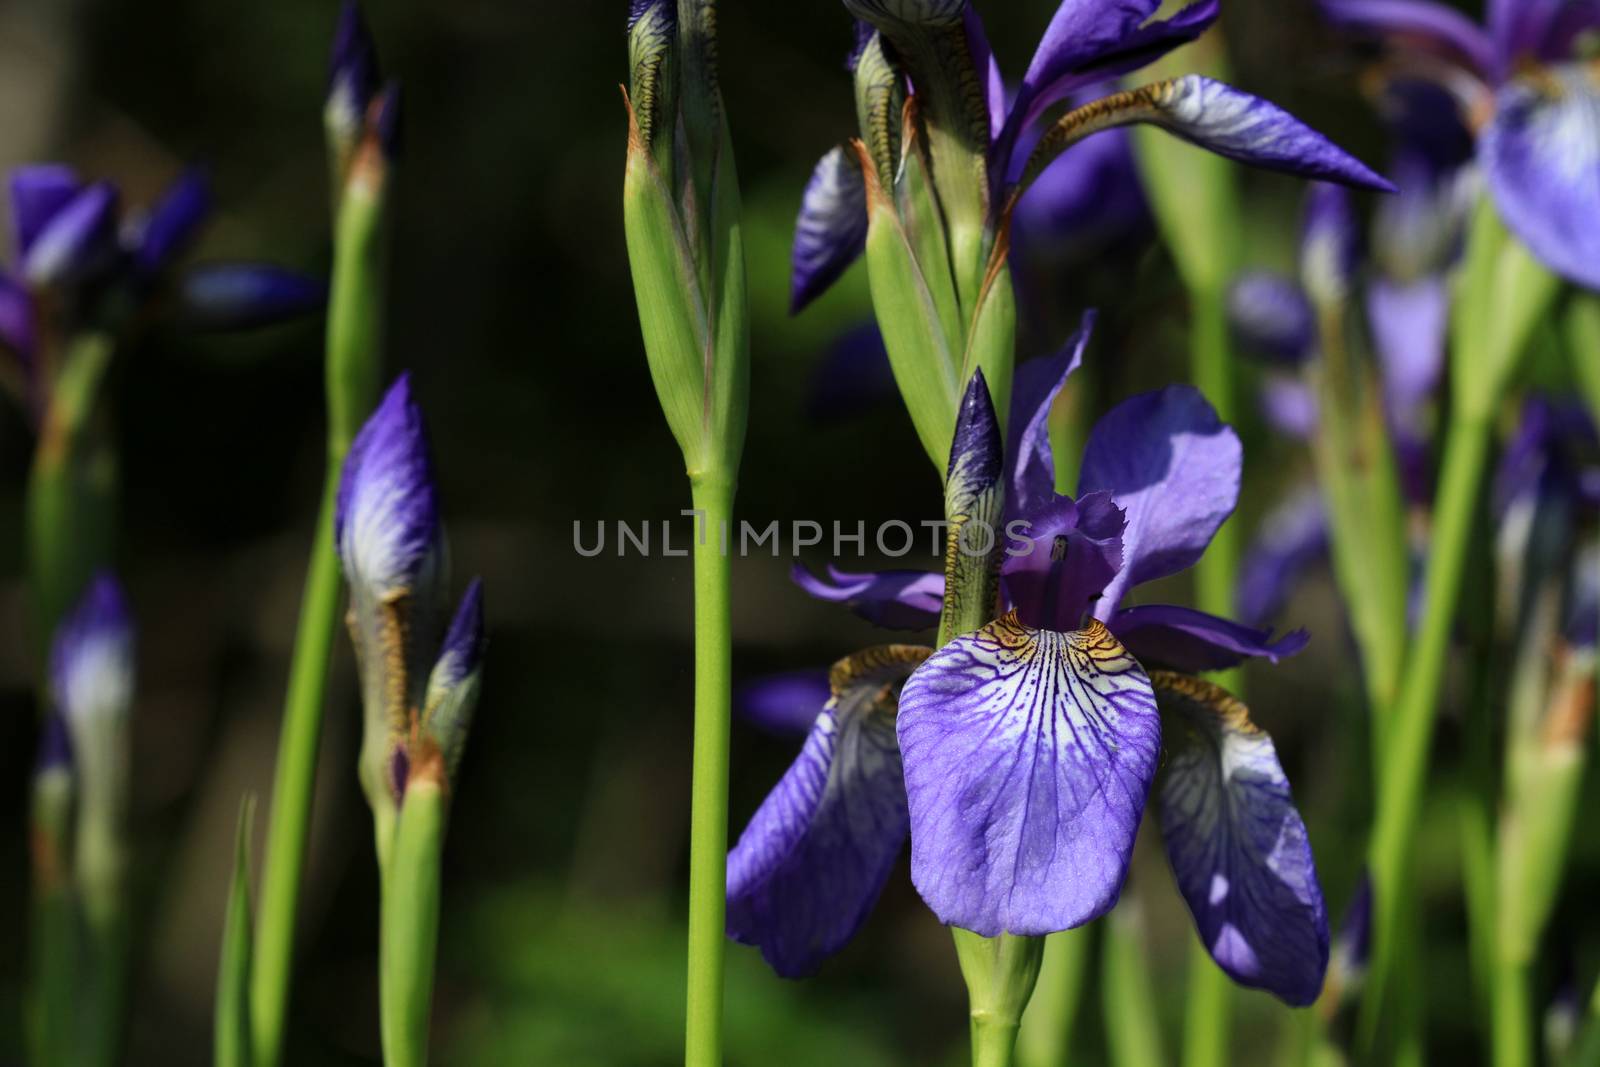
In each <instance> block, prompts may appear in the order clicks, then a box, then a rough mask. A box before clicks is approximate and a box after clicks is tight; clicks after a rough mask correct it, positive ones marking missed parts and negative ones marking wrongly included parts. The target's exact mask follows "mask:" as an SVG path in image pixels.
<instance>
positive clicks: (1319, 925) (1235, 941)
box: [1150, 671, 1328, 1006]
mask: <svg viewBox="0 0 1600 1067" xmlns="http://www.w3.org/2000/svg"><path fill="white" fill-rule="evenodd" d="M1150 680H1151V683H1152V684H1153V686H1154V687H1155V692H1156V696H1157V699H1158V700H1159V701H1160V704H1161V709H1162V713H1163V717H1164V719H1165V724H1166V729H1165V731H1164V739H1165V742H1166V750H1167V758H1166V763H1165V764H1164V766H1163V767H1162V772H1161V779H1160V781H1159V783H1158V785H1157V790H1156V795H1157V804H1158V810H1159V812H1160V816H1161V836H1162V839H1163V840H1164V842H1165V843H1166V847H1167V858H1168V860H1169V861H1170V862H1171V864H1172V872H1173V874H1174V876H1175V877H1176V879H1177V882H1178V889H1179V891H1180V892H1181V893H1182V894H1183V898H1184V900H1185V901H1186V902H1187V903H1188V905H1189V910H1190V912H1191V913H1192V914H1193V915H1194V921H1195V927H1196V929H1197V930H1198V931H1199V933H1200V939H1201V941H1203V942H1204V943H1205V946H1206V949H1207V951H1209V952H1210V953H1211V956H1212V958H1213V959H1215V960H1216V961H1217V965H1218V966H1220V967H1221V968H1222V969H1223V970H1224V971H1226V972H1227V973H1228V974H1229V975H1230V976H1231V977H1232V978H1233V979H1234V981H1236V982H1238V983H1240V984H1241V985H1246V986H1250V987H1252V988H1256V989H1265V990H1267V991H1268V992H1271V993H1273V994H1274V995H1276V996H1277V997H1278V998H1279V999H1281V1000H1283V1001H1284V1002H1286V1003H1288V1004H1292V1005H1296V1006H1301V1005H1306V1004H1310V1003H1311V1002H1312V1001H1314V1000H1316V999H1317V995H1318V994H1319V993H1321V992H1322V981H1323V977H1324V975H1325V974H1326V972H1327V967H1328V916H1327V909H1326V907H1325V905H1324V903H1323V899H1322V886H1321V884H1320V883H1319V882H1318V880H1317V867H1316V861H1315V860H1314V859H1313V858H1312V855H1311V844H1310V841H1309V840H1308V839H1307V836H1306V827H1305V823H1304V822H1303V821H1302V820H1301V818H1300V813H1299V812H1298V811H1296V810H1295V807H1294V800H1293V798H1292V797H1291V795H1290V791H1289V781H1288V779H1287V778H1286V777H1285V776H1284V773H1283V767H1282V766H1281V765H1280V764H1279V763H1278V755H1277V752H1276V750H1275V749H1274V748H1273V745H1272V739H1271V738H1270V737H1268V736H1267V735H1266V733H1265V732H1263V731H1262V730H1261V729H1260V728H1259V727H1257V726H1256V725H1255V724H1253V723H1252V722H1251V721H1250V716H1249V712H1248V710H1247V709H1246V708H1245V706H1244V705H1243V704H1241V703H1239V701H1237V700H1235V699H1234V698H1233V697H1232V696H1230V695H1229V694H1228V693H1227V692H1226V691H1225V690H1223V689H1220V688H1218V687H1217V686H1214V685H1212V684H1210V683H1209V682H1203V681H1201V680H1200V679H1198V678H1191V677H1188V676H1187V675H1181V674H1172V673H1169V672H1165V671H1158V672H1156V673H1155V674H1152V675H1151V678H1150Z"/></svg>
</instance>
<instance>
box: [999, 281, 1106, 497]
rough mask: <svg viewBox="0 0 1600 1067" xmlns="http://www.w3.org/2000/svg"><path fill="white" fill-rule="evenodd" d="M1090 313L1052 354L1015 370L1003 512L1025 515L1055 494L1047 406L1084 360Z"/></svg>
mask: <svg viewBox="0 0 1600 1067" xmlns="http://www.w3.org/2000/svg"><path fill="white" fill-rule="evenodd" d="M1094 320H1095V313H1094V311H1093V309H1091V310H1089V311H1086V312H1084V314H1083V321H1082V323H1081V324H1079V326H1078V329H1077V332H1075V333H1074V334H1073V335H1072V336H1071V337H1070V338H1068V339H1067V343H1066V344H1065V345H1063V346H1062V347H1061V350H1060V351H1058V352H1057V353H1056V354H1055V355H1053V356H1051V357H1049V358H1048V359H1035V360H1032V361H1031V362H1028V363H1024V364H1023V365H1022V366H1020V367H1018V368H1017V372H1016V379H1015V381H1014V382H1013V383H1012V386H1011V418H1010V421H1009V423H1008V425H1009V426H1010V427H1011V430H1010V434H1011V447H1009V448H1008V449H1006V466H1007V468H1008V471H1007V476H1006V511H1007V513H1008V514H1012V515H1025V514H1027V513H1028V512H1030V511H1032V510H1034V509H1035V508H1039V507H1043V506H1045V505H1047V504H1049V502H1050V501H1051V499H1052V498H1053V497H1054V496H1055V486H1056V465H1055V458H1054V456H1053V454H1052V453H1051V451H1050V406H1051V405H1052V404H1054V403H1055V399H1056V397H1057V396H1058V395H1059V394H1060V392H1061V390H1062V388H1063V387H1064V386H1065V385H1066V384H1067V379H1068V378H1070V377H1071V376H1072V372H1073V371H1075V370H1077V369H1078V365H1079V364H1080V363H1082V362H1083V350H1084V348H1085V347H1087V346H1088V344H1089V337H1090V335H1091V334H1092V333H1093V332H1094Z"/></svg>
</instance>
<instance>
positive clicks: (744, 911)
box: [727, 645, 927, 977]
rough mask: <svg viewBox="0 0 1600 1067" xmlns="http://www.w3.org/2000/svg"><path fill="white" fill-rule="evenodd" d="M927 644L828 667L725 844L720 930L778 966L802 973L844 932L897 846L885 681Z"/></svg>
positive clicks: (786, 972)
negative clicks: (787, 760)
mask: <svg viewBox="0 0 1600 1067" xmlns="http://www.w3.org/2000/svg"><path fill="white" fill-rule="evenodd" d="M926 655H927V650H926V649H922V648H914V647H911V646H905V645H896V646H886V647H884V648H878V649H869V650H868V651H866V652H863V653H860V654H859V655H857V656H853V657H851V658H850V659H847V660H844V661H842V662H841V663H840V664H838V665H836V666H835V667H834V670H833V675H832V678H833V689H832V697H831V699H830V700H829V701H828V703H827V704H826V706H824V707H823V708H822V709H821V713H820V714H818V715H817V716H816V718H815V720H814V722H813V724H812V727H811V731H810V733H809V734H808V735H807V737H806V741H805V746H804V747H803V748H802V749H801V751H800V755H799V756H798V757H797V758H796V760H795V762H794V764H793V765H792V766H791V767H790V768H789V770H788V771H787V772H786V773H785V774H784V776H783V778H782V779H781V780H780V781H779V782H778V784H777V786H776V787H774V788H773V790H772V792H771V793H770V794H768V796H767V798H766V800H765V801H763V802H762V804H761V807H760V808H759V809H757V811H756V813H755V815H754V816H752V817H751V819H750V823H749V825H748V826H746V827H745V830H744V832H743V833H742V834H740V835H739V841H738V843H737V844H736V845H735V846H734V848H733V850H732V851H731V852H730V853H729V855H728V913H727V924H728V927H727V928H728V936H730V937H732V938H733V939H734V940H736V941H739V942H742V943H744V944H747V945H757V946H759V947H760V949H761V955H762V956H763V957H764V958H765V959H766V961H767V962H768V963H769V964H770V965H771V966H772V968H773V970H775V971H777V972H778V973H779V974H780V975H783V976H785V977H799V976H802V975H806V974H810V973H811V972H813V971H815V970H816V969H817V967H818V966H820V965H821V963H822V961H823V960H824V959H826V958H827V957H828V956H830V955H832V954H833V953H834V952H837V951H838V950H839V949H840V948H841V947H843V945H844V944H845V942H847V941H849V940H850V938H851V937H852V936H853V935H854V934H855V932H856V931H857V930H858V929H860V928H861V924H862V923H863V922H865V921H866V917H867V914H868V913H869V912H870V911H871V910H872V906H873V904H874V903H876V902H877V899H878V895H879V894H880V893H881V892H882V891H883V885H884V882H885V881H887V880H888V877H889V872H890V871H891V870H892V869H893V867H894V862H895V859H896V858H897V857H898V856H899V854H900V850H901V848H902V847H903V846H904V843H905V838H906V828H907V824H908V817H907V814H906V794H905V785H904V781H903V776H902V775H903V772H902V767H901V759H900V750H899V746H898V745H897V743H896V740H895V728H894V723H895V707H894V689H895V688H896V687H897V686H898V684H899V683H900V682H901V681H902V680H903V679H904V678H905V676H906V675H907V674H908V673H910V671H911V669H912V668H913V667H915V666H916V664H918V663H920V662H921V661H922V659H923V658H924V657H925V656H926Z"/></svg>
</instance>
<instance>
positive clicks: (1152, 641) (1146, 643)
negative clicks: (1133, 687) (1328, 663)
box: [1107, 604, 1310, 671]
mask: <svg viewBox="0 0 1600 1067" xmlns="http://www.w3.org/2000/svg"><path fill="white" fill-rule="evenodd" d="M1107 625H1108V626H1110V628H1111V632H1112V633H1114V634H1116V635H1117V637H1118V638H1119V639H1120V640H1121V641H1122V643H1123V644H1124V645H1126V646H1127V648H1128V651H1130V652H1132V653H1133V654H1134V655H1135V656H1137V657H1139V661H1140V662H1141V663H1151V664H1160V665H1161V666H1163V667H1172V668H1174V669H1176V670H1180V671H1220V670H1226V669H1228V668H1229V667H1237V666H1238V665H1239V664H1241V663H1243V662H1244V661H1245V660H1247V659H1255V658H1260V659H1266V660H1270V661H1271V662H1273V663H1276V662H1278V660H1280V659H1282V658H1283V657H1285V656H1292V655H1294V654H1295V653H1297V652H1299V651H1300V650H1301V649H1303V648H1305V647H1306V642H1307V641H1308V640H1310V637H1309V636H1308V635H1307V634H1306V632H1305V631H1304V630H1294V631H1291V632H1290V633H1286V634H1284V635H1283V636H1282V637H1280V638H1278V639H1277V640H1276V641H1274V640H1273V639H1272V631H1271V630H1257V629H1256V628H1254V627H1252V626H1243V625H1241V624H1239V623H1236V622H1232V621H1230V620H1228V619H1223V618H1219V617H1218V616H1216V615H1209V614H1207V613H1206V612H1203V611H1196V610H1195V609H1194V608H1184V607H1178V606H1177V605H1174V604H1144V605H1141V606H1139V607H1136V608H1129V609H1128V610H1126V611H1119V612H1117V613H1116V614H1115V615H1113V616H1112V617H1111V621H1110V622H1109V623H1108V624H1107Z"/></svg>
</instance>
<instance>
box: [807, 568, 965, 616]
mask: <svg viewBox="0 0 1600 1067" xmlns="http://www.w3.org/2000/svg"><path fill="white" fill-rule="evenodd" d="M789 576H790V578H791V579H793V581H794V584H796V585H798V586H799V587H800V588H801V589H804V590H805V591H806V592H807V593H810V594H811V595H812V596H814V597H816V598H817V599H818V600H828V601H832V602H833V603H835V604H843V605H844V606H845V607H847V608H849V609H850V610H851V611H853V612H855V613H856V614H857V615H859V616H861V617H862V618H863V619H866V620H867V621H868V622H870V623H872V624H873V625H874V626H882V627H884V628H885V629H889V630H926V629H928V628H929V627H930V626H937V625H938V623H939V612H940V610H941V609H942V608H943V607H944V575H943V574H939V573H935V572H931V571H917V570H891V571H873V572H867V573H861V574H858V573H852V572H850V571H842V570H840V569H838V568H837V567H833V566H830V567H829V568H828V577H827V578H825V579H824V578H819V577H817V576H816V575H814V574H812V573H811V572H810V571H809V570H807V569H806V568H805V566H804V564H800V563H796V564H795V565H794V567H793V568H792V569H791V570H790V572H789Z"/></svg>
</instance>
